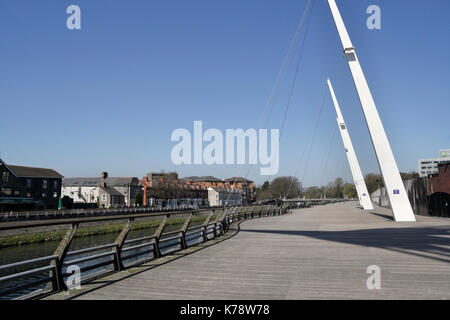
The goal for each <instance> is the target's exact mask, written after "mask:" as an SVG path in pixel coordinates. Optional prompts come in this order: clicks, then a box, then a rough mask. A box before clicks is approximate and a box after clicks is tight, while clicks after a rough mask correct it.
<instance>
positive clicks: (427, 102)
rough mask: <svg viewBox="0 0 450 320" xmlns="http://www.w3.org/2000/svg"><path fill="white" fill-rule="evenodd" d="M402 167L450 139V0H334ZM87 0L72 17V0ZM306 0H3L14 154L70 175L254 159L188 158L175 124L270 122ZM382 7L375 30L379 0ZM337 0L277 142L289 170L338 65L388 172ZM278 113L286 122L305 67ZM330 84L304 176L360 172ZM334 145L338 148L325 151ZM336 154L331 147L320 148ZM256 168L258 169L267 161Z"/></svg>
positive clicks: (6, 96) (321, 23)
mask: <svg viewBox="0 0 450 320" xmlns="http://www.w3.org/2000/svg"><path fill="white" fill-rule="evenodd" d="M337 3H338V6H339V8H340V10H341V13H342V16H343V19H344V21H345V23H346V26H347V29H348V30H349V34H350V37H351V38H352V41H353V43H354V45H355V47H356V50H357V53H358V56H359V58H360V61H361V64H362V67H363V70H364V72H365V74H366V77H367V80H368V83H369V86H370V88H371V90H372V93H373V96H374V98H375V102H376V104H377V107H378V111H379V113H380V116H381V119H382V121H383V124H384V126H385V129H386V132H387V134H388V138H389V139H390V142H391V146H392V149H393V151H394V155H395V157H396V159H397V163H398V166H399V168H400V170H402V171H411V170H417V160H418V159H420V158H427V157H437V156H438V149H440V148H450V130H449V127H450V122H449V120H450V105H449V104H450V80H449V74H448V73H449V70H450V41H449V39H450V24H449V22H448V13H449V12H450V1H448V0H431V1H424V0H423V1H407V0H396V1H392V0H358V1H355V0H340V1H337ZM70 4H77V5H79V6H80V8H81V11H82V16H81V18H82V22H81V26H82V29H81V30H73V31H71V30H68V29H67V28H66V18H67V16H68V15H67V14H66V12H65V11H66V8H67V6H68V5H70ZM305 4H306V0H295V1H294V0H282V1H280V0H264V1H262V0H244V1H242V0H239V1H238V0H226V1H225V0H215V1H211V0H191V1H185V0H172V1H148V0H145V1H144V0H139V1H138V0H133V1H125V0H121V1H116V0H114V1H113V0H108V1H106V0H102V1H100V0H97V1H87V0H71V1H64V0H53V1H48V0H40V1H23V0H2V1H1V2H0V39H1V43H2V45H1V50H0V106H1V107H0V108H1V109H0V114H1V116H0V117H1V118H0V119H1V120H0V123H1V126H0V128H1V133H2V134H1V139H0V152H1V157H2V158H3V160H5V161H6V162H7V163H11V164H18V165H30V166H42V167H51V168H54V169H56V170H58V171H59V172H60V173H61V174H63V175H64V176H66V177H77V176H98V175H99V174H100V172H101V171H103V170H107V171H108V172H109V173H110V175H111V176H138V177H142V176H143V175H145V174H146V173H147V172H151V171H159V170H166V171H169V170H177V171H178V172H179V174H180V175H181V176H188V175H214V176H217V177H222V178H223V177H227V176H234V175H238V174H239V175H244V176H245V174H246V168H247V167H243V168H242V167H240V166H207V165H204V166H175V165H173V164H172V163H171V160H170V151H171V149H172V147H173V146H174V143H173V142H171V141H170V135H171V133H172V131H173V130H174V129H176V128H187V129H189V130H192V126H193V121H194V120H202V121H203V125H204V127H206V128H218V129H221V130H223V132H225V129H226V128H244V129H246V128H257V127H258V126H260V123H259V121H258V119H259V116H260V114H261V113H262V110H263V107H264V104H265V102H266V100H267V97H268V95H269V92H270V90H271V88H272V85H273V83H274V80H275V77H276V75H277V73H278V71H279V69H280V66H281V63H282V60H283V58H284V55H285V53H286V51H287V49H288V45H289V42H290V39H291V38H292V36H293V34H294V32H295V29H296V26H297V23H298V21H299V18H300V16H301V14H302V12H303V9H304V7H305ZM371 4H377V5H379V6H380V8H381V20H382V21H381V27H382V29H381V30H368V29H367V27H366V19H367V17H368V15H367V14H366V8H367V7H368V6H369V5H371ZM341 52H342V48H341V44H340V41H339V38H338V35H337V32H336V30H335V26H334V23H333V21H332V17H331V14H330V11H329V9H328V5H327V1H326V0H315V5H314V9H313V13H312V17H311V23H310V26H309V31H308V34H307V38H306V42H305V47H304V51H303V57H302V64H301V66H300V72H299V74H298V81H297V83H296V86H295V90H294V96H293V99H292V104H291V107H290V109H289V114H288V117H287V121H286V127H285V132H284V133H283V137H282V140H281V146H280V171H279V173H278V175H292V174H294V172H295V167H296V163H297V161H298V158H299V156H300V154H301V153H302V150H303V148H304V146H305V144H306V143H307V142H308V141H309V140H308V139H309V138H310V136H311V132H312V131H313V130H314V122H315V121H316V118H317V114H318V110H319V108H320V105H321V99H322V96H323V92H324V89H325V85H326V84H325V81H326V78H327V77H328V76H330V78H331V80H332V82H333V85H334V87H335V91H336V95H337V97H338V99H339V101H340V104H341V108H342V111H343V114H344V117H345V119H346V122H347V125H348V127H349V132H350V135H351V137H352V139H353V143H354V145H355V149H356V152H357V155H358V157H359V159H360V163H361V167H362V170H363V173H369V172H378V171H379V169H378V165H377V162H376V158H375V154H374V152H373V148H372V144H371V142H370V136H369V134H368V130H367V127H366V124H365V122H364V117H363V113H362V111H361V107H360V105H359V101H358V97H357V94H356V91H355V88H354V85H353V81H352V78H351V75H350V72H349V69H348V66H347V64H346V61H345V60H344V59H343V57H342V55H341ZM293 67H294V64H292V65H291V67H290V69H289V72H288V74H287V77H286V80H285V81H284V82H283V83H282V86H281V88H280V93H279V99H278V100H277V103H276V104H275V107H274V108H275V109H274V111H273V116H272V117H271V120H270V123H269V127H271V128H280V127H281V120H282V112H283V110H284V107H285V105H286V100H287V96H288V90H289V86H290V83H291V81H292V77H293V75H294V68H293ZM335 127H336V122H335V112H334V109H333V106H332V102H331V98H330V97H329V94H328V92H327V95H326V100H325V105H324V109H323V114H322V117H321V122H320V125H319V127H318V134H317V137H316V140H315V143H314V145H313V148H312V151H311V156H310V162H309V165H308V170H307V173H306V174H304V173H303V168H304V163H305V161H303V163H302V165H301V167H300V170H299V171H298V172H297V176H298V177H299V178H300V179H303V180H304V185H306V186H310V185H313V184H315V185H321V184H325V183H326V182H327V181H330V180H334V178H335V177H336V176H342V177H344V179H346V180H347V181H350V180H351V176H350V171H349V169H348V165H347V163H346V158H345V153H344V149H343V146H342V142H341V140H340V137H339V136H338V132H337V130H336V128H335ZM329 146H331V149H330V150H329V151H328V148H329ZM326 155H328V156H329V159H328V160H323V159H324V157H325V156H326ZM249 178H251V179H254V180H255V181H256V182H258V183H261V182H263V181H264V180H265V179H267V177H262V176H260V175H259V170H258V167H255V168H253V169H252V171H251V172H250V176H249Z"/></svg>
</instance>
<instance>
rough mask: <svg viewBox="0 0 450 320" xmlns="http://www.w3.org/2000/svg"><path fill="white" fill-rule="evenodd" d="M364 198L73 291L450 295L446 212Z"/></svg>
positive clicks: (195, 295)
mask: <svg viewBox="0 0 450 320" xmlns="http://www.w3.org/2000/svg"><path fill="white" fill-rule="evenodd" d="M356 206H357V204H356V202H346V203H336V204H330V205H325V206H317V207H312V208H307V209H297V210H292V211H291V213H290V214H287V215H281V216H274V217H268V218H262V219H255V220H248V221H244V222H242V223H241V224H240V229H239V230H238V231H236V233H235V234H234V235H233V236H231V237H230V235H228V236H229V238H228V239H227V240H225V241H221V242H218V243H216V244H214V245H210V246H206V245H205V246H204V247H203V248H202V249H201V250H196V251H195V250H194V252H191V253H190V254H186V255H184V256H183V257H181V258H179V259H172V260H171V261H170V262H167V263H159V264H158V265H154V266H152V267H150V268H147V269H145V267H144V266H143V267H142V268H143V269H142V271H141V272H136V273H135V274H133V275H131V274H129V276H126V275H127V273H128V272H129V271H124V272H120V273H118V275H119V276H114V278H113V279H111V278H110V279H109V280H108V278H105V279H100V280H98V281H97V282H98V283H101V286H98V287H96V288H95V289H92V290H91V291H86V290H82V291H80V292H83V294H81V295H78V296H76V297H75V298H78V299H239V300H241V299H404V298H406V299H449V298H450V233H449V231H450V221H449V220H448V219H441V218H431V217H422V216H417V220H418V221H417V222H414V223H411V222H394V221H393V220H392V216H391V214H390V212H389V211H388V210H386V209H382V208H376V209H375V210H373V211H372V212H371V213H368V212H364V211H363V210H361V209H359V208H357V207H356ZM230 232H232V230H231V231H230ZM177 255H183V252H179V253H177ZM370 265H377V266H379V267H380V269H381V289H380V290H376V289H374V290H368V289H367V285H366V281H367V278H368V277H369V274H367V273H366V269H367V267H368V266H370ZM118 277H119V278H118ZM120 277H122V278H120ZM74 293H75V292H72V293H71V294H70V297H74V296H73V295H74ZM64 297H66V298H67V297H69V295H68V294H67V293H59V294H57V295H54V296H52V297H50V298H64Z"/></svg>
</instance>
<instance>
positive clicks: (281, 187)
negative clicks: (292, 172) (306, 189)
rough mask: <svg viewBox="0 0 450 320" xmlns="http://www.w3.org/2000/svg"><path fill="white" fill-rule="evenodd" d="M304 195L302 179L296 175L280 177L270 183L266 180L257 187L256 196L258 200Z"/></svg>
mask: <svg viewBox="0 0 450 320" xmlns="http://www.w3.org/2000/svg"><path fill="white" fill-rule="evenodd" d="M301 195H302V187H301V183H300V181H299V180H298V179H297V178H296V177H292V176H287V177H278V178H276V179H274V180H273V181H272V183H269V181H265V182H264V183H263V185H262V186H261V187H259V188H257V189H256V198H257V199H258V200H264V199H273V198H278V197H281V198H283V197H285V196H286V198H288V199H292V198H297V197H300V196H301Z"/></svg>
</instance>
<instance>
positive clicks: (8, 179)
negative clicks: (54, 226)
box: [0, 159, 63, 210]
mask: <svg viewBox="0 0 450 320" xmlns="http://www.w3.org/2000/svg"><path fill="white" fill-rule="evenodd" d="M62 178H63V176H62V175H61V174H59V173H58V172H56V171H55V170H53V169H48V168H36V167H26V166H17V165H11V164H6V163H5V162H4V161H3V160H1V159H0V205H1V208H0V209H3V210H20V209H55V208H58V204H59V199H60V197H61V182H62Z"/></svg>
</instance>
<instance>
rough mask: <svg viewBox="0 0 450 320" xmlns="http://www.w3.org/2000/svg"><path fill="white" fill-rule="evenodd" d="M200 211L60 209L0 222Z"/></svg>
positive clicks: (5, 216) (9, 215)
mask: <svg viewBox="0 0 450 320" xmlns="http://www.w3.org/2000/svg"><path fill="white" fill-rule="evenodd" d="M198 209H202V207H198V206H185V205H182V206H178V207H173V206H171V207H145V206H144V207H117V208H86V209H61V210H32V211H17V212H16V211H15V212H2V213H0V222H8V221H26V220H43V219H45V220H47V219H63V218H74V217H94V216H113V215H127V214H139V213H161V212H173V211H181V212H184V211H190V210H192V211H194V210H198Z"/></svg>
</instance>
